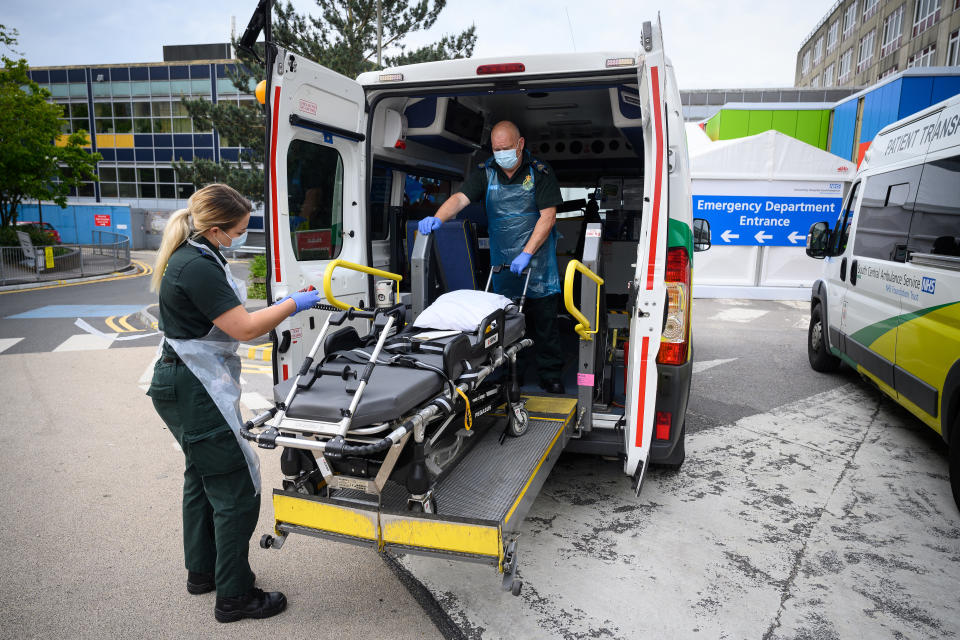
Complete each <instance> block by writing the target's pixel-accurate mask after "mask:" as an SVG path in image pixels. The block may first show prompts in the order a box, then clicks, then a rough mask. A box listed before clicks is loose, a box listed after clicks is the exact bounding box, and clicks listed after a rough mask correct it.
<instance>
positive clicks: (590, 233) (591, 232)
mask: <svg viewBox="0 0 960 640" xmlns="http://www.w3.org/2000/svg"><path fill="white" fill-rule="evenodd" d="M600 234H601V229H587V232H586V233H585V234H583V236H584V237H585V238H599V237H600Z"/></svg>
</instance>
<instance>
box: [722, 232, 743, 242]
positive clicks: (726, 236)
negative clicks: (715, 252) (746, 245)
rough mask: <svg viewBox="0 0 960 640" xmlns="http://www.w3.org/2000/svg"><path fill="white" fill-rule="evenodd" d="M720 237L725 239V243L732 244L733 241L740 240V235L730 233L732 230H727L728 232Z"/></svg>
mask: <svg viewBox="0 0 960 640" xmlns="http://www.w3.org/2000/svg"><path fill="white" fill-rule="evenodd" d="M720 237H721V238H723V241H724V242H730V240H731V239H735V238H739V237H740V234H739V233H730V229H727V230H726V231H724V232H723V233H721V234H720Z"/></svg>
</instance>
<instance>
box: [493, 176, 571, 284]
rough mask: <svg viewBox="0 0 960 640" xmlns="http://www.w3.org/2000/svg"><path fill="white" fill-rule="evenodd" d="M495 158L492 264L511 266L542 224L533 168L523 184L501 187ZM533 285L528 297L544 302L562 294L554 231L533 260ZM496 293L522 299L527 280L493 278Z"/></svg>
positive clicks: (511, 276)
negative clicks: (540, 223)
mask: <svg viewBox="0 0 960 640" xmlns="http://www.w3.org/2000/svg"><path fill="white" fill-rule="evenodd" d="M493 162H494V160H493V158H491V159H490V160H487V162H486V171H487V196H486V201H485V202H486V208H487V225H488V229H489V231H490V264H491V265H498V264H510V263H511V262H513V259H514V258H516V257H517V256H518V255H520V253H521V252H522V251H523V248H524V247H525V246H526V244H527V240H529V239H530V234H532V233H533V229H534V227H536V226H537V222H538V221H539V220H540V210H539V209H537V201H536V189H535V184H534V180H535V178H534V173H533V166H532V165H531V166H529V167H528V168H529V173H528V175H527V177H526V178H524V180H523V182H522V183H521V184H501V183H500V178H499V176H498V174H497V170H496V169H495V168H494V167H493ZM530 270H531V272H530V285H529V287H528V288H527V297H529V298H543V297H545V296H549V295H553V294H556V293H560V276H559V273H558V270H557V230H556V227H554V228H553V229H551V230H550V234H549V235H548V236H547V239H546V240H545V241H544V243H543V244H542V245H541V246H540V248H539V249H537V252H536V253H534V254H533V258H531V260H530ZM493 289H494V291H496V292H497V293H499V294H501V295H504V296H507V297H508V298H519V297H520V295H521V294H522V293H523V280H522V279H521V278H518V277H517V276H516V275H515V274H513V273H512V272H509V271H507V272H500V273H498V274H495V275H494V277H493Z"/></svg>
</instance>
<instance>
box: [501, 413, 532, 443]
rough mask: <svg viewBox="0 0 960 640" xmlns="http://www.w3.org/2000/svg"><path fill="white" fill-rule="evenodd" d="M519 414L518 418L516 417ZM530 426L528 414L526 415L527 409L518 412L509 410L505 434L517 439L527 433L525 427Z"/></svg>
mask: <svg viewBox="0 0 960 640" xmlns="http://www.w3.org/2000/svg"><path fill="white" fill-rule="evenodd" d="M517 414H519V416H518V415H517ZM529 425H530V414H529V413H527V408H526V407H524V408H522V409H520V410H519V411H514V410H512V409H511V415H510V417H509V418H508V420H507V433H508V434H510V435H511V436H513V437H514V438H518V437H520V436H522V435H523V434H525V433H526V432H527V427H528V426H529Z"/></svg>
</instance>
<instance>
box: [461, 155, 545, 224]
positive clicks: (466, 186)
mask: <svg viewBox="0 0 960 640" xmlns="http://www.w3.org/2000/svg"><path fill="white" fill-rule="evenodd" d="M531 164H532V165H533V178H534V180H533V185H534V197H535V198H536V203H537V209H538V210H540V211H543V210H544V209H547V208H549V207H556V206H557V205H559V204H561V203H562V202H563V196H562V195H560V185H559V184H558V183H557V176H556V175H554V173H553V169H551V168H550V165H548V164H547V163H546V162H543V161H542V160H537V159H536V158H534V157H533V156H531V155H530V153H529V152H528V151H526V150H524V152H523V162H522V163H521V164H520V168H519V169H517V172H516V173H514V174H513V177H512V178H507V174H506V173H504V171H503V169H501V168H500V165H498V164H497V163H496V162H494V163H493V166H494V169H495V170H496V172H497V174H498V177H499V179H500V184H522V183H523V181H524V179H526V177H527V176H528V175H529V173H530V169H529V166H530V165H531ZM484 165H485V163H483V162H481V163H480V164H478V165H477V166H476V167H475V168H474V170H473V171H471V172H470V175H469V176H467V179H466V180H465V181H464V183H463V185H461V186H460V193H462V194H463V195H465V196H467V198H469V200H470V202H478V203H480V204H483V203H484V200H486V198H485V196H486V194H487V169H486V167H485V166H484Z"/></svg>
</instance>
